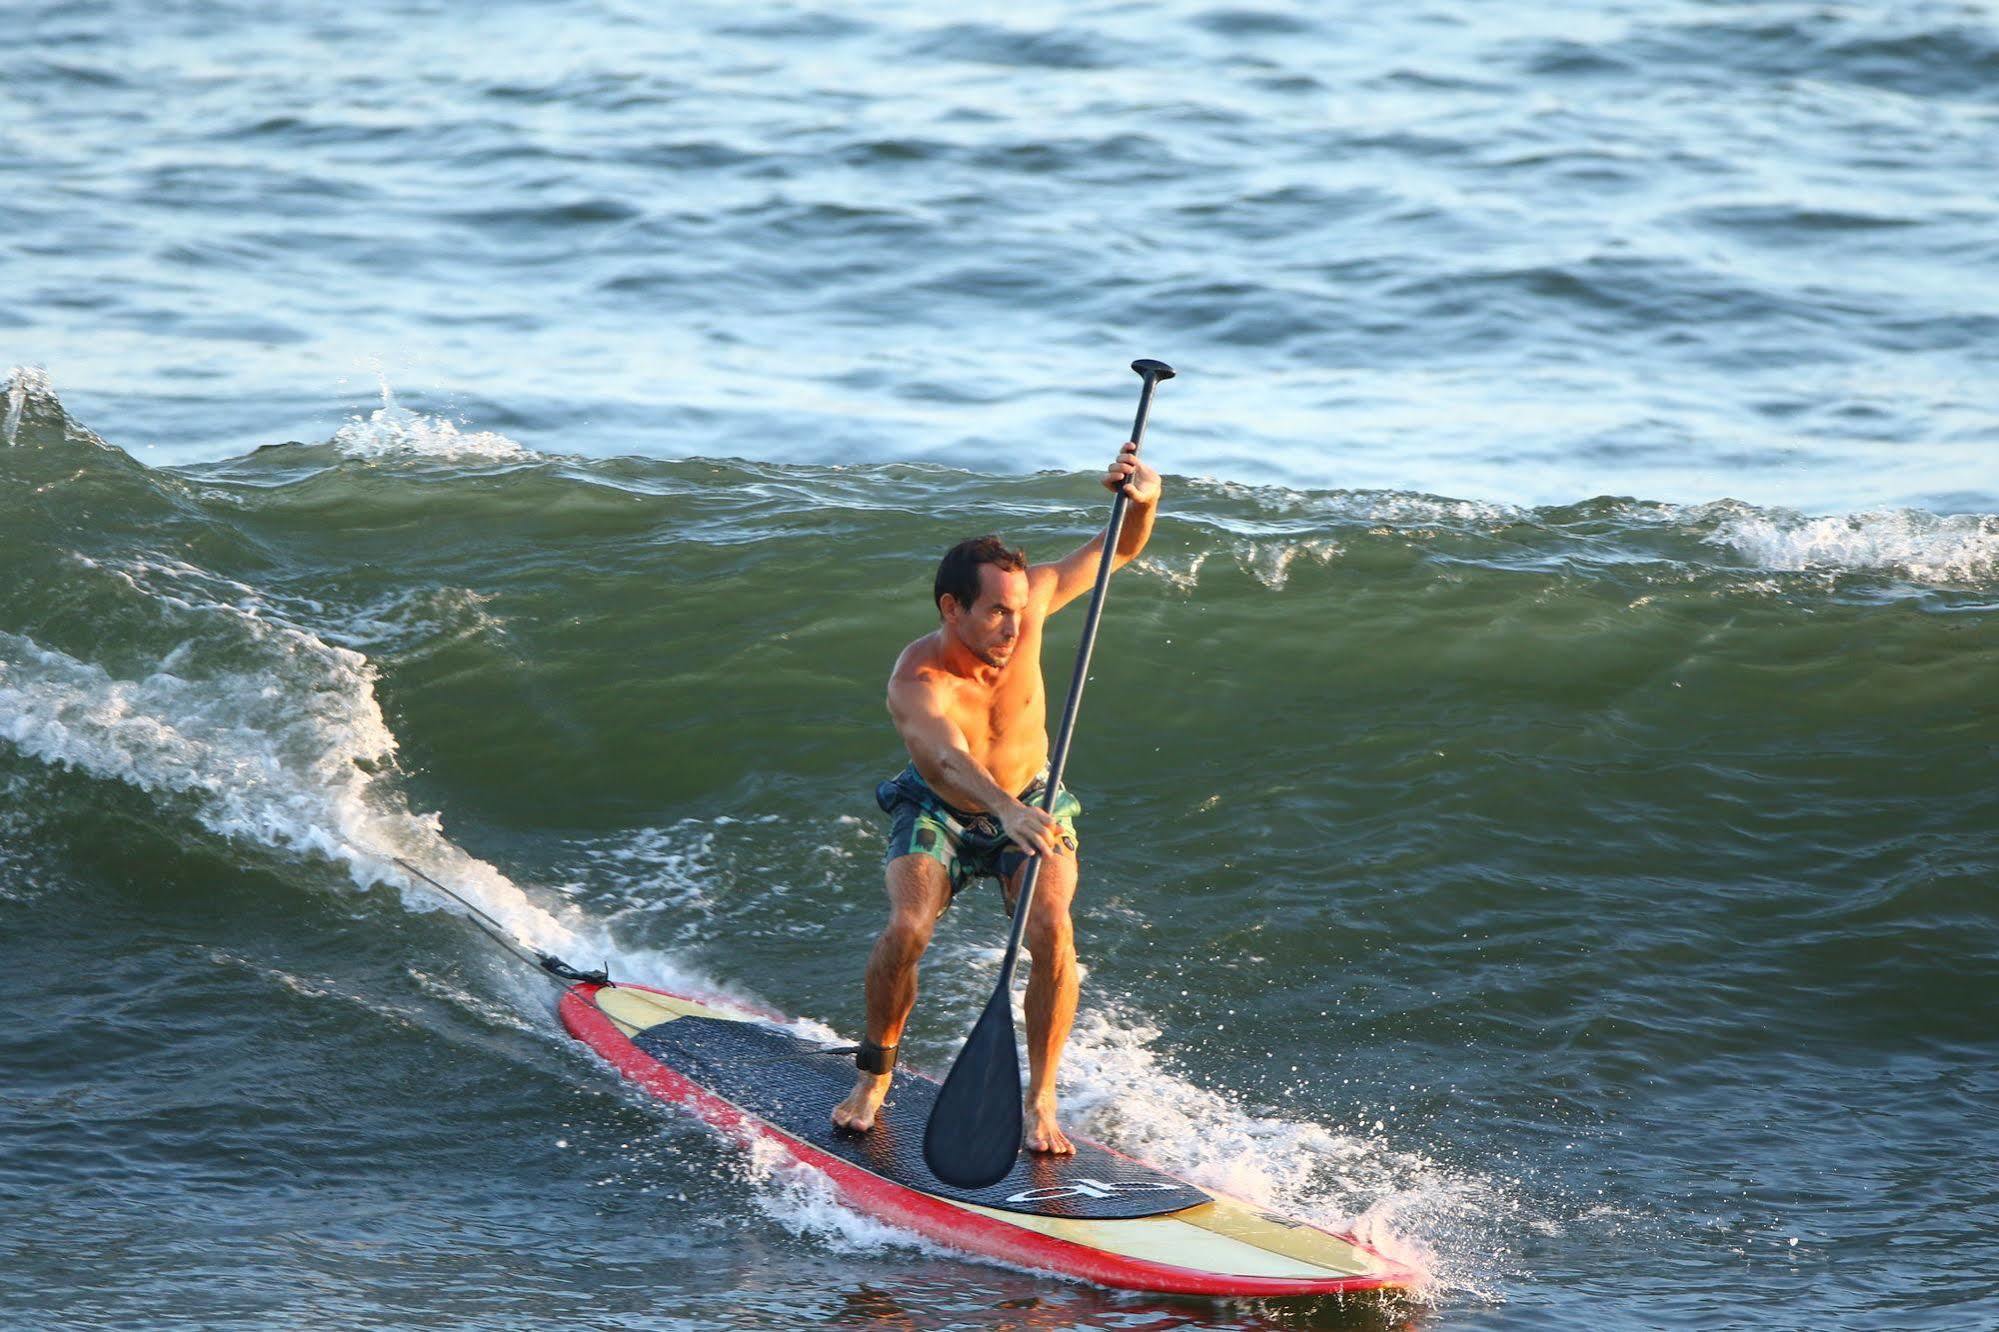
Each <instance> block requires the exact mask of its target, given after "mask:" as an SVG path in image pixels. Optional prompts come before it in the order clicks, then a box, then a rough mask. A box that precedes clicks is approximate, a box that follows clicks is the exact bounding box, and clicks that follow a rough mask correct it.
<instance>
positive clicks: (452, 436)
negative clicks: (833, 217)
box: [333, 379, 535, 462]
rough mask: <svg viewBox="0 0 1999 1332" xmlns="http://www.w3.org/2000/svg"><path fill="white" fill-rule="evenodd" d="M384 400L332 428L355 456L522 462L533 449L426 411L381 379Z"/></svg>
mask: <svg viewBox="0 0 1999 1332" xmlns="http://www.w3.org/2000/svg"><path fill="white" fill-rule="evenodd" d="M381 383H382V405H381V406H380V407H377V408H376V409H375V410H374V411H372V412H370V413H369V414H368V415H366V416H350V417H348V418H347V422H346V424H344V425H342V426H341V427H340V428H339V429H338V430H336V431H334V432H333V445H334V447H335V448H337V449H339V450H340V451H341V452H342V453H344V454H346V455H347V456H348V457H350V458H396V457H412V456H414V457H424V458H435V459H438V460H440V461H451V462H466V461H484V462H518V461H520V460H521V459H524V458H532V457H534V456H535V454H534V450H532V449H530V448H528V447H527V446H526V445H523V444H520V443H517V442H515V441H514V440H511V439H508V438H507V437H506V436H505V435H501V434H496V433H494V432H493V431H490V430H474V431H470V432H467V431H462V430H460V429H459V428H458V423H456V422H453V421H451V420H449V419H448V418H446V417H442V416H425V415H424V414H423V413H421V412H414V411H411V410H410V409H409V408H407V407H404V406H401V405H400V404H398V403H397V402H396V395H395V393H394V391H393V390H391V389H390V388H389V384H388V381H387V380H386V379H384V380H382V382H381Z"/></svg>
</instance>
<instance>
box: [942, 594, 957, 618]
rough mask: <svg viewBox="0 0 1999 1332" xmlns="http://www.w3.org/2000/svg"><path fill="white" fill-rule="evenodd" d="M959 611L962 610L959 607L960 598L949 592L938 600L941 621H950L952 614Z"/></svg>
mask: <svg viewBox="0 0 1999 1332" xmlns="http://www.w3.org/2000/svg"><path fill="white" fill-rule="evenodd" d="M959 609H961V608H960V607H959V605H958V598H956V597H955V596H953V595H951V594H950V593H949V592H946V593H945V594H944V595H943V596H941V597H939V598H937V614H938V617H939V618H940V619H945V620H948V619H950V618H951V612H952V611H955V610H959Z"/></svg>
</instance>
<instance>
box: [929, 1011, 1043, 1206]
mask: <svg viewBox="0 0 1999 1332" xmlns="http://www.w3.org/2000/svg"><path fill="white" fill-rule="evenodd" d="M1007 989H1008V987H1007V986H1006V985H1005V984H1004V983H1002V984H1001V985H1000V986H999V988H998V989H996V990H994V991H993V997H992V999H991V1000H990V1001H988V1002H987V1004H986V1011H985V1012H983V1013H981V1014H979V1022H978V1025H977V1026H975V1027H973V1028H972V1034H971V1035H970V1036H968V1037H966V1038H965V1048H964V1049H962V1050H960V1051H958V1059H957V1062H955V1063H954V1064H952V1065H951V1073H950V1076H948V1077H946V1078H945V1079H944V1086H943V1087H942V1088H941V1089H940V1090H939V1091H938V1093H937V1103H936V1104H935V1105H933V1106H931V1108H930V1122H929V1123H928V1124H926V1125H925V1126H924V1128H923V1161H924V1164H926V1165H928V1166H929V1167H930V1173H931V1174H933V1175H935V1176H937V1178H939V1179H941V1180H943V1181H944V1182H945V1183H946V1184H949V1185H951V1186H952V1187H953V1188H959V1189H983V1188H986V1187H988V1186H990V1185H993V1184H997V1183H998V1182H999V1181H1000V1180H1002V1179H1004V1178H1006V1172H1007V1171H1009V1170H1011V1169H1013V1163H1014V1160H1015V1158H1016V1157H1018V1156H1019V1155H1020V1059H1019V1056H1018V1055H1017V1054H1016V1053H1015V1049H1014V1043H1013V1008H1012V1006H1011V1004H1010V1003H1009V1002H1008V996H1007Z"/></svg>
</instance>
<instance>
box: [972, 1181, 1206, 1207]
mask: <svg viewBox="0 0 1999 1332" xmlns="http://www.w3.org/2000/svg"><path fill="white" fill-rule="evenodd" d="M1179 1188H1180V1185H1178V1184H1176V1183H1174V1182H1172V1181H1171V1180H1146V1181H1144V1182H1143V1183H1139V1184H1106V1183H1104V1182H1103V1181H1102V1180H1100V1179H1089V1178H1084V1179H1079V1180H1077V1181H1076V1182H1075V1183H1074V1184H1064V1185H1063V1186H1062V1187H1060V1188H1052V1189H1023V1190H1021V1191H1020V1192H1019V1193H1009V1194H1008V1195H1007V1198H1006V1200H1007V1201H1008V1202H1011V1203H1025V1202H1054V1201H1055V1200H1056V1199H1057V1198H1115V1197H1117V1196H1118V1194H1119V1193H1140V1192H1143V1191H1145V1190H1146V1189H1164V1190H1166V1191H1167V1192H1168V1193H1171V1192H1174V1191H1176V1190H1178V1189H1179Z"/></svg>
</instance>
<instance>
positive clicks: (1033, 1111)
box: [1024, 1101, 1076, 1156]
mask: <svg viewBox="0 0 1999 1332" xmlns="http://www.w3.org/2000/svg"><path fill="white" fill-rule="evenodd" d="M1024 1127H1025V1128H1026V1130H1027V1132H1026V1135H1025V1136H1026V1138H1027V1150H1028V1151H1030V1152H1047V1153H1049V1154H1050V1155H1053V1156H1071V1155H1074V1154H1075V1151H1076V1144H1074V1143H1072V1142H1070V1141H1069V1135H1068V1134H1066V1133H1064V1132H1063V1131H1062V1126H1061V1125H1060V1124H1058V1123H1056V1122H1055V1106H1054V1104H1053V1103H1052V1102H1051V1103H1049V1104H1046V1105H1039V1104H1036V1103H1034V1102H1032V1101H1030V1102H1028V1105H1027V1123H1026V1125H1025V1126H1024Z"/></svg>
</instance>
